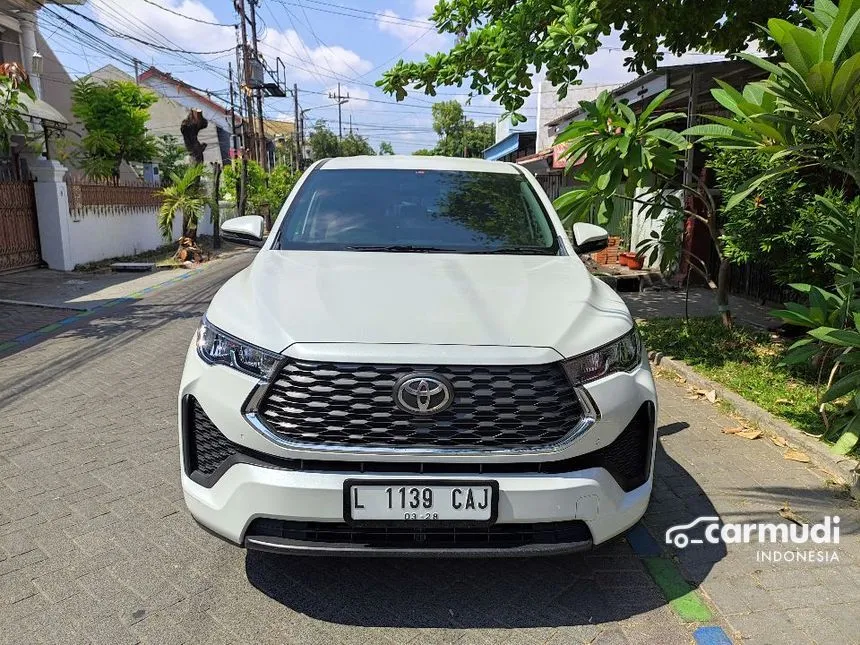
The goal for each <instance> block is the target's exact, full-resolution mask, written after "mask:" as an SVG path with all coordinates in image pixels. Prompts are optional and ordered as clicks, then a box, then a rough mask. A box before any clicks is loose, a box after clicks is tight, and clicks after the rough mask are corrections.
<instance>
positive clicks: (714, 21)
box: [377, 0, 800, 121]
mask: <svg viewBox="0 0 860 645" xmlns="http://www.w3.org/2000/svg"><path fill="white" fill-rule="evenodd" d="M799 15H800V9H799V7H798V6H797V4H796V3H795V2H793V0H761V1H760V2H738V1H737V0H712V1H710V2H677V1H676V0H566V1H565V2H559V1H558V0H439V2H437V4H436V10H435V11H434V13H433V16H432V17H431V20H432V21H433V23H434V24H435V25H436V28H437V30H438V31H439V32H441V33H448V34H452V35H454V36H456V37H457V42H456V44H455V45H454V46H453V47H452V48H451V50H450V51H449V52H447V53H438V54H435V55H432V56H427V57H426V58H425V60H423V61H417V62H406V61H403V60H400V61H399V62H398V63H397V64H395V65H394V67H393V68H391V69H390V70H389V71H387V72H386V73H385V74H384V75H383V77H382V79H381V80H380V81H379V82H378V83H377V85H379V86H381V87H382V88H383V90H384V91H386V92H388V93H390V94H394V95H395V96H396V97H397V100H403V98H405V97H406V95H407V93H408V91H410V90H411V89H412V88H415V89H417V90H419V91H424V92H425V93H427V94H429V95H431V96H435V95H436V88H437V87H438V86H445V85H457V86H462V85H463V83H466V84H468V86H469V89H470V90H471V92H472V93H474V94H476V95H486V96H492V97H493V100H494V101H498V102H499V103H501V104H502V106H503V107H504V108H505V110H507V111H508V112H516V110H518V109H519V108H521V107H522V105H523V103H524V101H525V99H526V98H527V97H528V95H529V93H530V91H531V89H532V81H531V78H532V74H533V73H534V71H535V70H537V71H538V72H540V71H544V70H545V72H546V78H547V80H549V81H550V82H551V83H553V85H556V86H558V87H559V96H560V97H564V96H565V95H566V94H567V86H568V85H569V84H571V83H577V82H578V74H579V71H580V70H581V69H583V68H585V67H588V64H587V58H588V56H590V55H591V54H594V53H595V52H596V51H597V50H598V48H599V47H600V45H601V42H602V38H603V37H604V36H607V35H609V34H610V32H611V31H612V30H613V29H615V30H619V31H620V36H621V40H622V42H623V44H624V48H625V49H626V50H628V51H629V52H630V56H629V57H628V58H627V59H626V60H625V62H626V64H627V67H628V69H630V70H633V71H636V72H639V73H641V72H643V71H645V70H647V69H653V68H654V67H656V66H657V63H658V62H659V61H660V60H661V58H662V55H661V54H660V53H659V51H658V48H661V49H663V48H665V49H666V50H668V51H670V52H672V53H673V54H679V55H680V54H683V53H685V52H687V51H689V50H696V51H703V52H706V51H714V52H722V51H734V50H740V49H744V46H745V45H746V44H747V43H748V42H750V40H752V39H753V38H756V37H757V36H758V34H757V31H758V30H757V27H756V25H759V24H764V22H765V21H766V20H767V19H768V18H770V17H773V16H778V17H782V18H786V17H791V16H799ZM763 44H764V45H767V44H768V43H767V42H765V43H763ZM519 120H524V118H523V119H518V121H519Z"/></svg>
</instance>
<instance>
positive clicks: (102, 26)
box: [59, 5, 233, 56]
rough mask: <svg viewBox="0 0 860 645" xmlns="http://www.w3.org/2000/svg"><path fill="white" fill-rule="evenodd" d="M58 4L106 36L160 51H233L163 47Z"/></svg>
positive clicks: (198, 54)
mask: <svg viewBox="0 0 860 645" xmlns="http://www.w3.org/2000/svg"><path fill="white" fill-rule="evenodd" d="M59 6H60V7H62V8H63V9H65V10H66V11H68V12H69V13H72V14H74V15H75V16H77V17H78V18H81V19H82V20H85V21H87V22H89V23H91V24H92V25H94V26H95V27H96V28H98V29H99V30H100V31H102V32H104V33H105V34H107V35H108V36H113V37H114V38H121V39H124V40H131V41H133V42H136V43H140V44H141V45H146V46H147V47H152V48H153V49H158V50H161V51H166V52H170V53H172V54H192V55H194V56H207V55H210V54H223V53H225V52H229V51H233V48H232V47H230V48H228V49H218V50H215V51H189V50H187V49H178V48H174V47H165V46H164V45H158V44H156V43H151V42H147V41H146V40H143V39H142V38H137V37H136V36H132V35H130V34H124V33H122V32H119V31H117V30H115V29H113V28H111V27H108V26H107V25H105V24H103V23H101V22H99V21H98V20H95V19H94V18H90V17H89V16H85V15H84V14H82V13H80V12H79V11H75V10H74V9H72V8H71V7H68V6H66V5H59Z"/></svg>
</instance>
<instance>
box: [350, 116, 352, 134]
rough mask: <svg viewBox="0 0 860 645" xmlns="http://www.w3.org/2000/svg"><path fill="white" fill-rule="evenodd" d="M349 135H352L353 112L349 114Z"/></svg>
mask: <svg viewBox="0 0 860 645" xmlns="http://www.w3.org/2000/svg"><path fill="white" fill-rule="evenodd" d="M349 135H350V136H352V113H351V112H350V114H349Z"/></svg>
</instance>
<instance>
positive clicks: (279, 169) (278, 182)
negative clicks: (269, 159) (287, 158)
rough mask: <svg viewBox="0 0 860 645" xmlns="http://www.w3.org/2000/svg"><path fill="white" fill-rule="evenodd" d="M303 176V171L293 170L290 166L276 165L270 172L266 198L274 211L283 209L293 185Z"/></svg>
mask: <svg viewBox="0 0 860 645" xmlns="http://www.w3.org/2000/svg"><path fill="white" fill-rule="evenodd" d="M301 176H302V173H301V172H293V171H292V169H291V168H290V167H289V166H284V165H281V166H275V167H274V168H273V169H272V172H270V173H269V187H268V189H267V191H266V193H267V196H266V200H267V201H268V202H269V205H270V206H271V207H272V212H274V213H277V212H279V211H280V210H281V206H283V205H284V202H285V201H286V199H287V197H288V196H289V194H290V191H292V189H293V186H295V185H296V182H297V181H298V180H299V177H301Z"/></svg>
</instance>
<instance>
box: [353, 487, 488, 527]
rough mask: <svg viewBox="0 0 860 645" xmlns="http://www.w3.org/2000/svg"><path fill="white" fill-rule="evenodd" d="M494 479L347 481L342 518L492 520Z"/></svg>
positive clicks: (427, 520)
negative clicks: (344, 512)
mask: <svg viewBox="0 0 860 645" xmlns="http://www.w3.org/2000/svg"><path fill="white" fill-rule="evenodd" d="M498 490H499V487H498V483H497V482H488V481H482V482H475V481H445V482H432V483H430V482H410V481H403V480H393V481H367V480H363V481H361V482H357V481H355V480H352V481H347V482H346V483H345V484H344V493H345V494H344V501H345V502H346V504H345V507H346V508H345V509H344V510H345V511H346V519H347V520H352V521H356V522H361V521H384V522H426V523H434V522H446V523H449V522H479V523H485V524H486V523H490V522H492V521H494V520H495V519H496V508H497V504H498Z"/></svg>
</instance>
